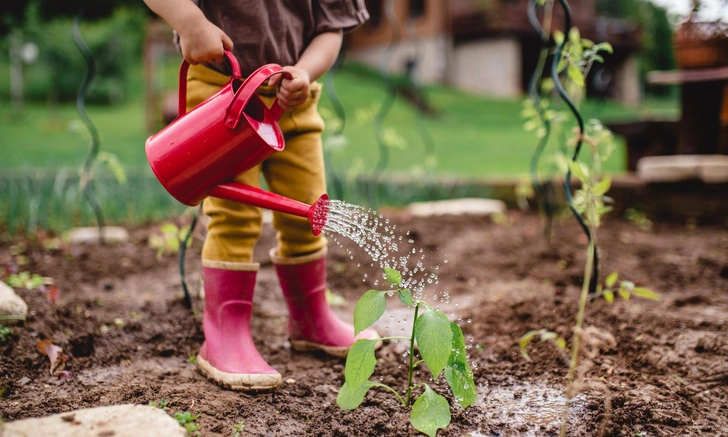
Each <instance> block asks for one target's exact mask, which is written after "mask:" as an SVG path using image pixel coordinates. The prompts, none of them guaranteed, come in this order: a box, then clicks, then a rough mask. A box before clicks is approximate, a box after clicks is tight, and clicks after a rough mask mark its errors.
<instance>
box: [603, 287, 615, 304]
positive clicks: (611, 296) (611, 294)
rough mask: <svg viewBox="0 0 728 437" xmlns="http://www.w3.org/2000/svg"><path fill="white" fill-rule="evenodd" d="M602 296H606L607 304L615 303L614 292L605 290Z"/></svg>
mask: <svg viewBox="0 0 728 437" xmlns="http://www.w3.org/2000/svg"><path fill="white" fill-rule="evenodd" d="M602 296H604V300H606V301H607V303H612V302H614V292H612V290H604V292H603V293H602Z"/></svg>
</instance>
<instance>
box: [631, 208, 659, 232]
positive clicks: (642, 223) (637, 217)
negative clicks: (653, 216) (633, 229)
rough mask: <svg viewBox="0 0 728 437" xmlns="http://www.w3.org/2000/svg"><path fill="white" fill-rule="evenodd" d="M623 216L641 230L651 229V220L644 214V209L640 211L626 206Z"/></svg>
mask: <svg viewBox="0 0 728 437" xmlns="http://www.w3.org/2000/svg"><path fill="white" fill-rule="evenodd" d="M624 217H625V218H626V219H627V220H629V221H630V222H631V223H632V224H634V225H636V226H638V227H639V228H640V229H642V230H643V231H651V230H652V220H650V219H649V218H648V217H647V214H645V212H644V211H640V210H638V209H635V208H627V209H626V210H625V211H624Z"/></svg>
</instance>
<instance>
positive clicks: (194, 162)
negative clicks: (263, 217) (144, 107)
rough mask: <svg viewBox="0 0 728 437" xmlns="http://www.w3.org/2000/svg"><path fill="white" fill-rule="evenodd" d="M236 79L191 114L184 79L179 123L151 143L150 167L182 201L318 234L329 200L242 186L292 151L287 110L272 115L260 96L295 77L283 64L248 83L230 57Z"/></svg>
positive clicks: (182, 79) (182, 72) (275, 108)
mask: <svg viewBox="0 0 728 437" xmlns="http://www.w3.org/2000/svg"><path fill="white" fill-rule="evenodd" d="M225 56H226V57H227V59H228V60H229V61H230V64H231V65H232V70H233V76H232V78H231V79H230V81H229V82H228V83H227V84H226V85H225V86H223V87H222V89H220V91H218V92H217V93H216V94H215V95H213V96H212V97H210V98H208V99H207V100H205V101H204V102H202V103H200V104H199V105H197V106H196V107H195V108H194V109H192V110H191V111H189V112H187V110H186V103H187V97H186V96H187V88H186V84H187V71H188V69H189V64H188V63H187V62H186V61H183V62H182V65H181V66H180V74H179V116H178V117H177V119H176V120H174V121H173V122H172V123H171V124H170V125H169V126H167V127H165V128H164V129H162V130H161V131H159V132H158V133H156V134H154V135H152V136H151V137H149V139H148V140H147V144H146V152H147V160H148V161H149V165H150V166H151V168H152V171H153V172H154V174H155V176H156V177H157V179H158V180H159V182H160V183H161V184H162V186H164V188H165V189H166V190H167V191H168V192H169V193H170V194H171V195H172V196H173V197H174V198H175V199H177V200H178V201H180V202H182V203H184V204H185V205H189V206H195V205H197V204H199V203H200V202H202V200H204V198H205V197H207V196H213V197H218V198H221V199H226V200H232V201H235V202H241V203H245V204H248V205H252V206H257V207H259V208H265V209H271V210H274V211H279V212H283V213H287V214H293V215H297V216H299V217H304V218H306V219H308V221H309V222H310V224H311V230H312V231H313V233H314V234H315V235H319V234H320V233H321V231H322V229H323V227H324V226H325V225H326V221H327V218H328V212H329V197H328V196H327V195H326V194H323V195H322V196H321V197H320V198H319V199H318V200H317V201H316V202H314V204H313V205H306V204H305V203H302V202H298V201H296V200H293V199H289V198H287V197H283V196H280V195H278V194H274V193H271V192H269V191H265V190H261V189H260V188H256V187H251V186H249V185H245V184H241V183H239V182H235V181H234V179H235V177H236V176H237V175H239V174H241V173H243V172H245V171H247V170H250V169H251V168H253V167H255V166H256V165H257V164H258V163H260V162H262V161H263V160H265V159H266V158H267V157H269V156H270V155H272V154H273V153H275V152H280V151H281V150H283V148H284V147H285V144H284V140H283V133H282V132H281V129H280V127H279V126H278V123H277V121H278V119H279V118H280V116H281V114H282V113H283V110H282V109H281V107H280V106H279V105H278V101H275V102H273V105H272V106H271V107H270V108H268V107H266V106H265V104H264V103H263V101H262V100H261V99H260V98H259V97H258V94H257V93H256V90H257V89H258V88H259V87H260V86H261V85H263V83H265V82H266V81H267V80H268V79H269V78H270V77H271V76H274V75H276V74H282V75H283V76H284V77H286V78H288V79H290V78H292V76H291V74H290V73H289V72H287V71H285V70H283V68H281V66H280V65H276V64H268V65H264V66H262V67H260V68H259V69H257V70H256V71H254V72H253V73H252V74H251V75H250V76H249V77H248V78H247V79H245V81H243V80H242V78H241V77H240V76H241V72H240V65H239V64H238V61H237V59H235V56H233V54H232V53H230V52H229V51H226V52H225Z"/></svg>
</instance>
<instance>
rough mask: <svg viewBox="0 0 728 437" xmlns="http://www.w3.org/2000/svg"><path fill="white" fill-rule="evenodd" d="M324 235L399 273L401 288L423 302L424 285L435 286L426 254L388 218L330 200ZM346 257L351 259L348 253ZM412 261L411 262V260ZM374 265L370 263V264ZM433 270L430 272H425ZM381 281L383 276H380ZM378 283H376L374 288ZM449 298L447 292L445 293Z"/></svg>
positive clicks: (368, 210) (356, 206) (362, 208)
mask: <svg viewBox="0 0 728 437" xmlns="http://www.w3.org/2000/svg"><path fill="white" fill-rule="evenodd" d="M323 232H325V233H326V234H328V235H330V236H334V241H335V242H336V243H337V244H338V245H339V246H340V247H343V245H342V243H341V242H340V241H339V240H338V238H336V235H338V236H342V237H345V238H347V239H349V240H352V241H353V242H354V243H356V244H357V245H358V246H359V247H361V248H363V249H364V251H365V252H366V253H367V254H368V255H369V256H370V257H371V259H372V261H373V262H374V263H378V264H379V267H380V268H384V267H387V268H391V269H395V270H397V271H399V272H400V273H401V274H402V287H404V288H406V289H408V290H410V291H411V292H412V295H413V297H415V298H416V299H418V300H424V299H425V298H426V297H427V296H425V295H424V289H425V286H426V285H427V286H430V287H432V286H435V285H437V284H438V277H437V274H435V273H434V270H437V268H439V266H438V267H436V268H435V269H427V268H426V267H425V264H424V260H425V254H424V251H423V250H422V249H420V250H417V249H416V248H414V247H412V244H413V243H414V240H413V239H411V238H409V232H406V235H405V236H406V237H408V238H406V239H405V238H404V237H403V236H402V235H401V234H402V231H399V233H398V232H397V225H395V224H390V223H389V219H385V218H384V216H383V215H381V214H379V215H377V214H376V212H374V211H372V210H370V209H365V208H364V207H362V206H359V205H352V204H349V203H346V202H342V201H340V200H330V201H329V204H328V217H327V222H326V225H325V226H324V227H323ZM347 254H348V255H350V256H353V254H352V253H351V251H347ZM412 258H414V260H413V261H412V262H411V261H410V260H411V259H412ZM372 265H373V264H372ZM428 270H432V271H428ZM382 278H384V276H382ZM377 282H378V281H375V282H374V284H375V285H376V284H377ZM444 295H445V296H449V294H448V293H444Z"/></svg>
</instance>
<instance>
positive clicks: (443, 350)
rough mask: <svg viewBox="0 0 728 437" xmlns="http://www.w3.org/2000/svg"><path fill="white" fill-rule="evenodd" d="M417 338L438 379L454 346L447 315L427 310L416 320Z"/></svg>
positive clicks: (424, 357)
mask: <svg viewBox="0 0 728 437" xmlns="http://www.w3.org/2000/svg"><path fill="white" fill-rule="evenodd" d="M415 340H416V341H417V345H418V346H419V347H420V353H421V354H422V359H424V360H425V364H427V367H429V368H430V371H431V372H432V377H433V378H434V379H437V377H438V376H439V375H440V372H442V369H443V368H445V365H446V364H447V361H448V359H449V358H450V352H451V348H452V330H451V329H450V321H449V320H448V319H447V316H446V315H445V314H443V313H441V312H440V311H434V310H431V311H425V312H424V313H423V314H422V315H420V316H419V317H417V320H415Z"/></svg>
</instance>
